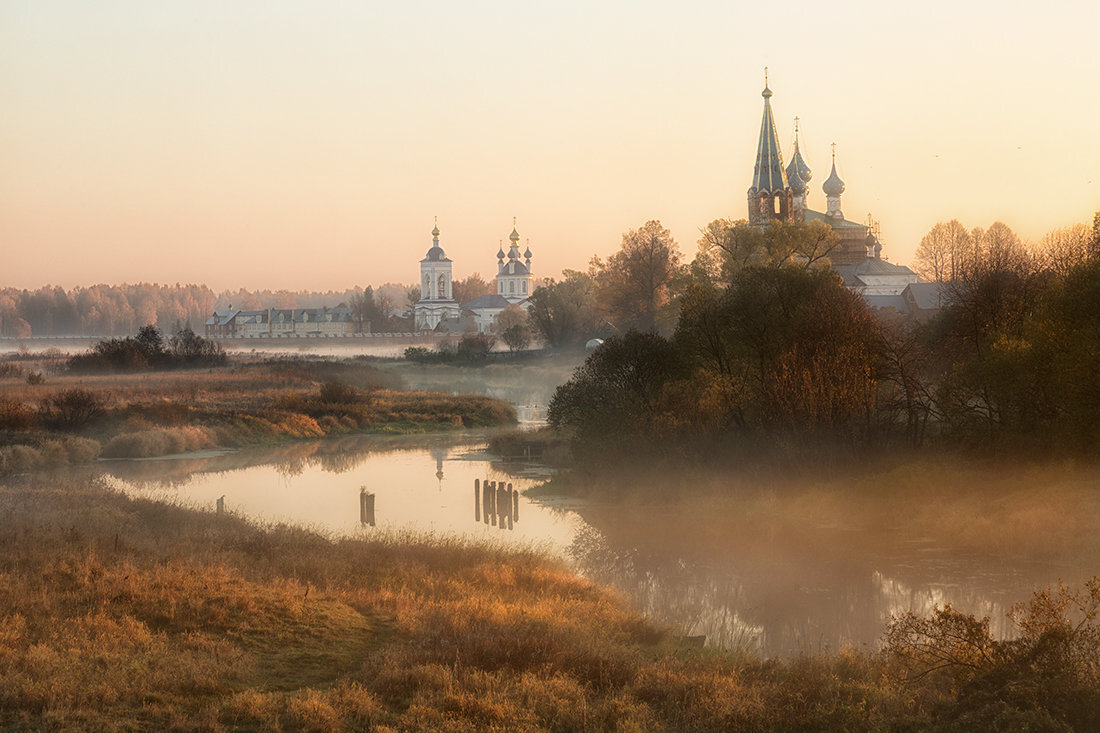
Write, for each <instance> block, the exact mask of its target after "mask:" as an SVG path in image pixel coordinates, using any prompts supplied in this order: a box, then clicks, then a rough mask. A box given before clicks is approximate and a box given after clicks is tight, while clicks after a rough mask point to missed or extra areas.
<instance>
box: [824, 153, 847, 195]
mask: <svg viewBox="0 0 1100 733" xmlns="http://www.w3.org/2000/svg"><path fill="white" fill-rule="evenodd" d="M821 190H822V191H824V192H825V195H826V196H839V195H840V194H842V193H844V181H842V180H840V176H838V175H837V174H836V156H834V157H833V170H832V172H831V173H829V177H828V178H826V179H825V183H824V184H823V185H822V186H821Z"/></svg>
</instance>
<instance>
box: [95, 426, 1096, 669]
mask: <svg viewBox="0 0 1100 733" xmlns="http://www.w3.org/2000/svg"><path fill="white" fill-rule="evenodd" d="M485 445H486V436H485V435H484V434H481V433H465V434H446V435H429V436H417V437H404V438H381V437H372V436H359V437H355V438H347V439H342V440H336V441H319V442H314V443H300V444H295V445H291V446H284V447H281V448H278V449H266V450H255V451H238V452H232V453H225V454H207V455H203V454H198V455H190V456H183V457H175V458H165V459H155V460H137V461H102V462H100V467H101V468H102V470H103V471H104V473H105V475H106V477H107V480H108V481H109V482H110V483H112V484H113V485H114V486H115V487H117V488H118V489H120V490H122V491H124V492H126V493H128V494H131V495H140V496H148V497H154V498H157V499H163V500H168V501H176V502H183V503H187V504H193V505H196V506H198V507H202V508H205V509H208V510H213V509H214V507H215V506H216V502H217V500H218V499H219V498H221V497H224V507H225V510H226V511H229V512H234V513H237V514H241V515H244V516H247V517H250V518H254V519H256V520H258V521H261V522H267V523H276V522H293V523H297V524H304V525H308V526H311V527H315V528H317V529H319V530H322V531H324V532H327V533H330V534H334V535H349V536H359V535H370V534H372V533H378V532H416V533H431V534H434V535H436V536H448V537H458V538H462V539H469V540H476V541H492V542H495V543H504V544H506V545H507V544H523V545H530V544H534V545H536V546H538V547H541V548H542V549H544V550H545V551H546V552H549V553H551V554H553V555H555V556H557V557H560V558H562V559H564V560H566V561H567V562H570V563H572V564H573V565H574V566H575V567H576V568H577V570H578V571H579V572H580V573H582V574H583V575H585V576H587V577H589V578H591V579H593V580H595V581H597V582H599V583H602V584H605V585H608V586H611V587H613V588H616V589H618V590H619V591H620V592H621V593H622V594H623V595H624V597H625V598H626V599H627V600H628V601H629V602H630V603H631V604H633V605H634V606H635V607H637V608H638V609H639V610H641V611H643V612H644V613H646V614H647V615H648V616H649V617H651V618H653V619H654V620H656V621H659V622H661V623H667V624H671V625H672V626H673V627H674V628H675V629H676V630H677V631H676V632H677V633H682V634H687V635H702V636H705V637H706V639H707V643H708V644H711V645H718V646H722V647H727V648H739V649H745V650H749V651H752V652H755V653H759V654H762V655H765V656H773V655H779V656H787V657H790V656H795V655H798V654H801V653H807V652H809V653H816V652H828V651H835V650H838V649H841V648H843V647H854V648H874V647H875V645H876V643H877V641H878V639H879V638H880V636H881V634H882V631H883V628H884V625H885V623H886V622H887V621H888V620H889V618H890V614H892V613H901V612H904V611H906V610H914V611H916V612H919V613H928V612H929V611H930V610H931V609H932V608H933V606H935V605H943V604H944V603H948V602H950V603H952V604H953V605H954V606H955V607H956V608H958V609H960V610H962V611H965V612H968V613H975V614H978V615H981V616H989V617H990V619H991V627H992V629H993V631H994V632H995V633H997V634H999V635H1006V634H1010V633H1011V626H1010V624H1009V623H1008V621H1007V618H1006V614H1007V612H1008V610H1009V608H1010V607H1011V606H1012V604H1014V603H1018V602H1020V601H1025V600H1027V598H1028V597H1029V596H1030V594H1031V593H1032V591H1034V590H1035V589H1037V588H1039V587H1042V586H1044V585H1047V584H1051V583H1056V582H1058V581H1059V580H1063V581H1065V582H1067V583H1077V582H1080V581H1081V580H1083V579H1085V578H1087V577H1090V576H1091V575H1094V574H1097V573H1098V572H1100V541H1098V540H1097V537H1100V532H1098V530H1100V498H1098V497H1100V484H1098V479H1096V477H1095V475H1094V473H1092V472H1089V471H1087V470H1084V469H1074V468H1072V467H1070V468H1066V469H1065V470H1064V471H1062V472H1060V473H1057V474H1056V475H1047V474H1038V473H1037V474H1035V475H1030V476H1028V475H1026V474H1025V475H1015V474H1013V475H1000V476H992V475H991V474H989V472H988V471H986V470H985V469H973V470H971V469H947V468H942V467H940V468H936V467H918V468H917V469H916V470H914V471H911V472H909V473H905V472H902V473H901V474H900V475H899V474H898V473H897V472H895V473H893V474H891V473H889V472H887V473H883V474H875V475H872V476H870V477H863V478H862V479H860V480H859V481H854V482H853V481H842V482H833V483H829V482H823V481H813V482H809V483H805V482H802V483H799V482H793V483H792V482H790V481H787V482H780V481H775V482H767V481H763V480H756V481H755V482H749V483H744V482H741V483H739V482H730V483H729V485H728V486H725V485H723V486H721V487H720V488H722V489H723V491H724V493H722V494H720V498H714V497H711V498H708V499H702V498H698V499H692V500H688V501H684V502H672V503H667V502H664V503H660V504H653V503H643V504H636V503H632V504H629V505H624V504H623V503H612V502H599V501H580V500H565V499H560V498H558V499H554V498H530V497H528V496H526V495H525V494H524V492H525V491H526V490H527V489H529V488H530V487H532V486H533V485H535V484H537V483H539V482H540V481H541V479H542V477H543V476H545V471H541V470H540V469H539V467H537V466H523V465H507V464H503V463H500V462H498V461H495V460H493V458H492V456H490V455H489V454H487V453H486V452H485ZM987 474H989V475H987ZM948 478H953V479H960V480H964V481H970V482H971V485H970V486H969V487H957V486H952V485H950V482H949V481H948V480H947V479H948ZM979 479H980V480H982V481H985V483H984V484H982V485H978V484H977V483H975V482H977V481H978V480H979ZM475 480H476V481H477V482H478V483H479V484H481V483H482V482H485V481H490V482H496V484H497V485H499V486H501V487H507V486H508V485H509V484H510V485H511V486H512V488H513V489H514V490H515V491H516V492H517V495H516V498H515V500H514V503H511V502H512V500H511V499H509V500H508V501H509V502H510V508H511V510H512V511H511V513H505V512H504V511H503V510H501V511H498V512H495V513H492V514H490V513H487V511H486V506H485V502H484V494H483V491H482V490H481V489H479V490H478V491H477V492H476V493H475V483H474V482H475ZM654 480H656V479H654ZM1043 481H1046V482H1047V484H1046V485H1039V484H1041V483H1042V482H1043ZM363 491H366V492H368V493H369V494H372V495H373V497H374V498H373V516H372V517H371V519H372V520H373V525H372V524H371V523H370V522H364V521H363V520H364V519H365V517H364V516H363V513H362V507H361V494H362V492H363Z"/></svg>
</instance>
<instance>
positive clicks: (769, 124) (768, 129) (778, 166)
mask: <svg viewBox="0 0 1100 733" xmlns="http://www.w3.org/2000/svg"><path fill="white" fill-rule="evenodd" d="M764 73H765V76H764V91H763V92H761V93H760V95H761V96H762V97H764V117H763V119H761V120H760V142H759V143H758V144H757V147H756V168H755V170H754V171H753V176H752V187H753V188H754V189H756V190H757V191H782V190H783V189H785V188H787V173H786V171H784V170H783V154H782V153H780V152H779V135H778V134H776V131H775V117H773V116H772V103H771V96H772V90H771V89H768V81H767V72H766V71H765V72H764Z"/></svg>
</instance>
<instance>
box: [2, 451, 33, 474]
mask: <svg viewBox="0 0 1100 733" xmlns="http://www.w3.org/2000/svg"><path fill="white" fill-rule="evenodd" d="M41 464H42V455H41V454H40V453H39V452H38V451H36V450H35V449H34V448H31V447H30V446H26V445H8V446H4V447H3V448H0V473H20V472H23V471H31V470H33V469H35V468H38V467H39V466H40V465H41Z"/></svg>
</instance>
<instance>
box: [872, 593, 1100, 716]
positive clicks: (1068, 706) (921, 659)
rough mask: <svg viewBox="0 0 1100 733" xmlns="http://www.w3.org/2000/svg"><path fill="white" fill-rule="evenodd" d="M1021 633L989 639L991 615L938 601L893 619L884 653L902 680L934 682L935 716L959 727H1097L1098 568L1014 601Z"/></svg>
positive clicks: (1099, 711) (1013, 616)
mask: <svg viewBox="0 0 1100 733" xmlns="http://www.w3.org/2000/svg"><path fill="white" fill-rule="evenodd" d="M1009 618H1010V619H1011V620H1012V621H1013V623H1014V624H1015V625H1016V627H1017V629H1018V631H1019V636H1018V637H1017V638H1015V639H1012V640H1009V641H996V640H994V639H993V637H992V635H991V634H990V632H989V619H988V618H983V619H980V620H979V619H976V618H975V617H973V616H968V615H964V614H961V613H959V612H958V611H955V610H953V609H952V608H951V607H950V606H947V607H945V608H943V609H939V608H937V609H936V610H935V612H934V613H933V615H932V617H931V618H922V617H919V616H917V615H915V614H913V613H907V614H904V615H902V616H900V617H895V618H894V619H892V620H891V622H890V625H889V627H888V629H887V632H886V651H887V655H888V657H889V658H890V659H891V660H892V661H893V662H894V664H895V665H897V666H896V669H897V672H895V674H896V676H897V677H899V678H900V679H901V680H903V681H915V680H924V681H925V684H931V685H933V686H935V685H936V684H937V683H939V685H940V686H941V688H945V689H944V691H945V692H946V693H947V694H948V695H949V698H950V702H948V703H947V704H945V705H944V706H942V707H941V709H940V710H939V711H938V712H937V715H938V716H940V718H941V720H940V722H941V724H948V723H950V724H952V725H955V726H958V728H959V729H960V730H993V729H997V730H1009V729H1011V730H1039V729H1044V730H1067V729H1068V730H1098V729H1100V576H1097V577H1095V578H1093V579H1092V580H1089V581H1088V582H1086V583H1085V584H1084V586H1083V587H1082V588H1079V589H1071V588H1066V587H1065V586H1061V585H1059V587H1058V588H1057V589H1054V590H1043V591H1039V592H1037V593H1036V594H1035V595H1034V597H1033V598H1032V600H1031V602H1030V603H1027V604H1018V605H1016V606H1013V608H1012V611H1011V612H1010V613H1009Z"/></svg>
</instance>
